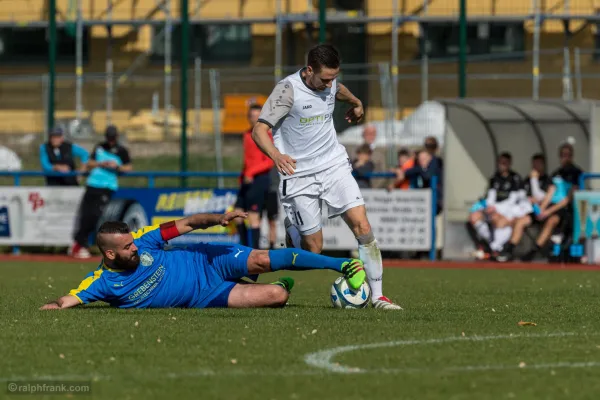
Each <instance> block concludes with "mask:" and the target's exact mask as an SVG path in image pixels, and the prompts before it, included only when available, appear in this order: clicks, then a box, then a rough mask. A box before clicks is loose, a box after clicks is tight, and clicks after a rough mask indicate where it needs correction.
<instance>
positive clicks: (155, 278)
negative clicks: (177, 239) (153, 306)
mask: <svg viewBox="0 0 600 400" xmlns="http://www.w3.org/2000/svg"><path fill="white" fill-rule="evenodd" d="M164 275H165V267H163V266H162V265H160V266H159V267H158V269H157V270H156V271H155V272H154V273H153V274H152V276H151V277H150V278H148V279H147V280H146V281H145V282H144V283H143V284H142V285H141V286H140V287H138V288H137V289H136V291H135V292H133V294H131V295H129V296H128V297H127V298H128V300H130V301H133V304H138V303H139V302H141V301H142V300H144V299H145V298H146V297H148V296H149V295H150V293H152V291H154V289H156V287H157V286H158V284H159V283H160V282H161V281H162V278H163V277H164Z"/></svg>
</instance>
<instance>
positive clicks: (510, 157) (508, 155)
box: [498, 151, 512, 162]
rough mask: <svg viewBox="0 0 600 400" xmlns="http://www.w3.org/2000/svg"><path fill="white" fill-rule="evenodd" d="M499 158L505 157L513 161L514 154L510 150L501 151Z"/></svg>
mask: <svg viewBox="0 0 600 400" xmlns="http://www.w3.org/2000/svg"><path fill="white" fill-rule="evenodd" d="M498 158H505V159H507V160H508V161H510V162H512V154H510V153H509V152H508V151H505V152H502V153H500V155H499V156H498Z"/></svg>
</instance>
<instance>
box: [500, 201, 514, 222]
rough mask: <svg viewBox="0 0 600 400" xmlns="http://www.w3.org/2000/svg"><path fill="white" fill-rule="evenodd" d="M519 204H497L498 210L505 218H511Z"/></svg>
mask: <svg viewBox="0 0 600 400" xmlns="http://www.w3.org/2000/svg"><path fill="white" fill-rule="evenodd" d="M517 207H518V206H516V205H514V204H506V203H505V204H496V212H497V213H498V214H500V215H502V216H503V217H504V218H506V219H508V220H511V219H513V215H514V214H515V211H516V208H517Z"/></svg>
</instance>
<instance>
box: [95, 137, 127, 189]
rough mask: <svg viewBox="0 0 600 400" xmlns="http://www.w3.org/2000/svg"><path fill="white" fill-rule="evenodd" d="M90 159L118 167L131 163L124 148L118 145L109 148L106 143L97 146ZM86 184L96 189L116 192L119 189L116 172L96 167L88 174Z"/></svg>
mask: <svg viewBox="0 0 600 400" xmlns="http://www.w3.org/2000/svg"><path fill="white" fill-rule="evenodd" d="M91 158H92V159H93V160H95V161H96V162H98V163H101V162H105V161H113V162H115V163H116V164H117V165H119V166H121V165H126V164H129V163H130V162H131V159H130V158H129V152H128V151H127V149H126V148H125V147H123V146H119V145H116V146H110V145H109V144H108V143H102V144H99V145H97V146H96V147H95V148H94V150H93V151H92V154H91ZM86 184H87V186H90V187H94V188H98V189H110V190H113V191H116V190H117V189H118V188H119V176H118V172H117V171H115V170H113V169H109V168H102V167H96V168H94V169H92V171H91V172H90V176H89V177H88V179H87V183H86Z"/></svg>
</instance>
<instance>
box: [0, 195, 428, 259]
mask: <svg viewBox="0 0 600 400" xmlns="http://www.w3.org/2000/svg"><path fill="white" fill-rule="evenodd" d="M83 192H84V188H80V187H76V188H64V187H61V188H58V187H4V188H3V189H2V192H1V193H0V245H55V246H63V245H64V246H68V245H70V244H71V243H72V238H73V232H74V229H75V225H76V219H77V211H78V208H79V203H80V201H81V198H82V196H83ZM362 193H363V196H364V199H365V203H366V205H367V212H368V216H369V221H370V222H371V225H372V228H373V232H374V233H375V236H376V238H377V240H378V242H379V246H380V247H381V249H383V250H428V249H429V248H430V247H431V229H432V227H431V218H432V215H431V191H430V190H410V191H405V190H397V191H392V192H388V191H386V190H382V189H365V190H363V192H362ZM236 195H237V191H236V190H230V189H170V188H123V189H119V190H118V191H117V192H116V193H115V195H114V196H113V198H112V199H111V201H110V203H109V204H108V206H107V207H106V209H105V210H104V213H103V215H102V218H101V220H100V221H99V223H98V225H100V224H102V222H104V221H106V220H119V221H123V222H126V223H127V224H128V225H129V226H130V228H131V229H132V230H137V229H139V228H141V227H143V226H147V225H156V224H161V223H163V222H167V221H171V220H176V219H179V218H183V217H185V216H188V215H191V214H196V213H217V214H220V213H224V212H225V211H227V209H228V208H231V207H232V206H233V204H234V203H235V200H236ZM323 208H324V210H323V215H322V221H323V237H324V246H323V247H324V249H326V250H353V249H356V246H357V245H356V239H355V238H354V235H353V234H352V232H351V231H350V230H349V229H348V227H347V226H346V224H345V222H344V221H343V220H342V219H341V218H340V217H335V218H332V219H329V218H328V215H327V207H326V206H325V204H324V207H323ZM284 218H285V215H284V212H283V209H281V207H280V213H279V217H278V220H277V244H278V245H281V244H282V243H284V242H285V230H284V224H283V221H284ZM232 228H233V227H221V226H216V227H212V228H210V229H206V230H199V231H195V232H193V233H191V234H188V235H185V236H182V237H179V238H177V239H174V240H173V241H171V243H172V244H174V245H184V244H192V243H198V242H229V243H238V242H239V237H238V235H237V233H236V232H235V229H232ZM261 234H262V238H261V247H263V248H267V247H268V244H269V243H268V240H267V234H268V222H267V221H266V218H265V219H263V222H262V229H261Z"/></svg>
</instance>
